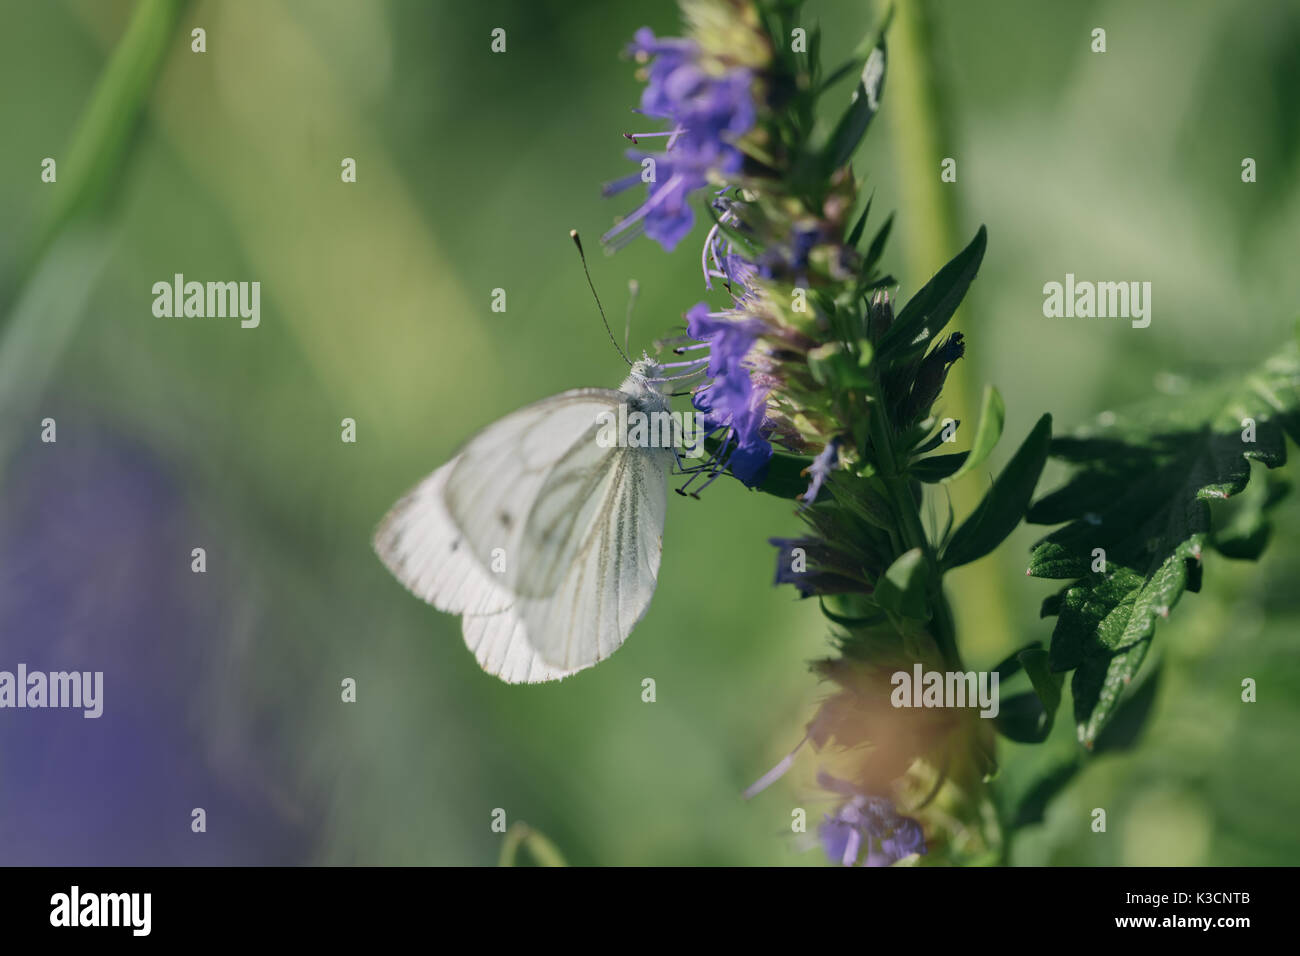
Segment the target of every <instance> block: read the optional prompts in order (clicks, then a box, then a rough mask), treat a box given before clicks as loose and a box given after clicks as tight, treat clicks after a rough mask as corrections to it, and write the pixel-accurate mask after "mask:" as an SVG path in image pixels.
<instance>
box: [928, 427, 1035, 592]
mask: <svg viewBox="0 0 1300 956" xmlns="http://www.w3.org/2000/svg"><path fill="white" fill-rule="evenodd" d="M1051 438H1052V416H1051V415H1044V416H1043V417H1042V418H1040V419H1039V420H1038V424H1036V425H1035V426H1034V427H1033V430H1032V431H1030V433H1029V435H1028V437H1026V438H1025V441H1024V443H1023V444H1022V445H1021V446H1020V448H1019V449H1018V450H1017V451H1016V453H1015V454H1014V455H1013V456H1012V457H1011V460H1010V461H1009V462H1007V466H1006V467H1005V468H1003V469H1002V473H1001V474H1000V475H998V477H997V480H996V481H994V482H993V487H992V488H990V489H989V491H988V494H986V495H985V496H984V500H983V501H981V502H980V504H979V506H978V507H977V508H976V509H975V510H974V511H973V512H972V513H971V515H970V517H968V518H967V519H966V520H965V521H963V522H962V524H961V527H959V528H958V529H957V530H956V531H954V532H953V535H952V540H951V541H949V542H948V547H947V548H945V549H944V553H943V566H944V568H945V569H951V568H957V567H961V566H962V565H963V564H969V563H970V562H971V561H974V560H976V559H977V558H982V557H984V555H986V554H988V553H989V552H990V551H992V550H993V549H994V548H996V547H997V546H998V545H999V544H1001V543H1002V542H1003V540H1004V539H1005V538H1006V536H1007V535H1009V534H1010V533H1011V532H1012V531H1013V530H1015V527H1016V525H1017V524H1019V523H1020V519H1021V517H1022V516H1023V515H1024V513H1025V508H1026V507H1027V506H1028V504H1029V499H1030V498H1031V497H1032V496H1033V494H1034V486H1035V485H1037V484H1038V476H1039V475H1040V474H1042V471H1043V465H1044V463H1046V461H1047V448H1048V445H1049V443H1050V442H1051Z"/></svg>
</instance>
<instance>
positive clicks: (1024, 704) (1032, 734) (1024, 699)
mask: <svg viewBox="0 0 1300 956" xmlns="http://www.w3.org/2000/svg"><path fill="white" fill-rule="evenodd" d="M996 670H997V673H998V685H999V688H1001V685H1002V683H1003V682H1005V681H1006V680H1007V679H1009V678H1011V677H1014V676H1015V675H1016V674H1018V673H1019V672H1020V671H1021V670H1023V671H1025V673H1026V674H1027V675H1028V677H1029V682H1030V684H1031V685H1032V686H1033V692H1032V693H1028V694H1017V695H1015V696H1013V697H1009V698H1006V699H1004V700H1003V702H1002V705H1001V709H1000V711H999V713H998V716H997V717H996V718H994V725H995V726H996V727H997V729H998V730H999V731H1000V732H1001V733H1002V735H1003V736H1005V737H1007V738H1009V739H1011V740H1015V741H1019V742H1020V743H1041V742H1042V741H1044V740H1046V739H1047V736H1048V734H1050V733H1051V732H1052V725H1053V723H1054V721H1055V719H1056V711H1057V709H1058V708H1059V707H1060V705H1061V683H1062V677H1061V675H1059V674H1053V673H1052V671H1051V668H1050V667H1049V666H1048V659H1047V651H1046V650H1044V649H1043V647H1042V646H1041V645H1040V644H1039V643H1038V642H1037V641H1035V642H1034V643H1033V644H1030V645H1029V646H1028V647H1023V648H1021V649H1020V650H1018V651H1016V652H1015V653H1014V654H1012V655H1011V656H1010V657H1008V658H1007V659H1006V660H1004V661H1003V662H1002V663H1001V664H999V665H998V667H997V668H996Z"/></svg>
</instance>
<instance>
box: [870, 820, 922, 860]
mask: <svg viewBox="0 0 1300 956" xmlns="http://www.w3.org/2000/svg"><path fill="white" fill-rule="evenodd" d="M899 821H900V822H899V824H898V826H897V827H896V828H895V830H894V832H893V834H892V835H891V836H887V837H885V838H884V839H883V840H881V841H880V847H881V849H882V850H883V851H884V852H885V853H886V854H888V855H889V856H891V857H893V859H894V860H901V859H902V858H903V857H905V856H911V855H912V854H913V853H921V854H924V853H925V834H924V833H923V832H922V831H921V824H919V823H917V822H916V821H915V820H913V819H912V818H911V817H899ZM891 862H892V861H891Z"/></svg>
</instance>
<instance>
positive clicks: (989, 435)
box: [945, 385, 1007, 481]
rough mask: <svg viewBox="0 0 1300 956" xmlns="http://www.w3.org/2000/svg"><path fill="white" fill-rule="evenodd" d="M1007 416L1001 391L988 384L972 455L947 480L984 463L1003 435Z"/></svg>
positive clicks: (976, 428) (951, 479) (953, 479)
mask: <svg viewBox="0 0 1300 956" xmlns="http://www.w3.org/2000/svg"><path fill="white" fill-rule="evenodd" d="M1006 416H1007V410H1006V406H1005V405H1003V404H1002V395H1001V393H999V392H998V390H997V389H996V388H994V387H993V386H992V385H989V386H986V387H985V389H984V400H983V402H981V404H980V418H979V424H978V425H976V426H975V441H974V442H973V443H972V444H971V447H970V457H969V458H967V459H966V462H965V464H963V465H962V466H961V467H960V468H958V469H957V470H956V471H955V472H953V473H952V474H951V475H949V476H948V478H947V479H945V480H947V481H956V480H957V479H958V478H960V477H961V476H962V475H965V474H968V473H969V472H970V471H972V470H973V469H975V468H978V467H979V466H980V465H982V464H983V463H984V461H985V460H986V459H987V458H988V457H989V454H990V453H992V451H993V446H994V445H996V444H997V443H998V439H999V438H1001V437H1002V424H1003V422H1004V421H1005V420H1006Z"/></svg>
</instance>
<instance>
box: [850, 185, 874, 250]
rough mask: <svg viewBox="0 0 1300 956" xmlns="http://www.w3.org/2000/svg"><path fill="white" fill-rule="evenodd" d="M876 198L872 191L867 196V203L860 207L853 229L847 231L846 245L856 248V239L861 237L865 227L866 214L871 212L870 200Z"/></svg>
mask: <svg viewBox="0 0 1300 956" xmlns="http://www.w3.org/2000/svg"><path fill="white" fill-rule="evenodd" d="M875 198H876V194H875V193H874V192H873V193H872V194H871V195H870V196H868V197H867V204H866V205H865V206H863V207H862V215H860V216H858V221H857V222H855V223H854V224H853V229H852V230H851V231H850V232H849V239H848V246H849V247H850V248H853V249H856V248H857V247H858V240H859V239H861V238H862V232H863V230H864V229H866V228H867V216H868V215H870V213H871V200H873V199H875Z"/></svg>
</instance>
